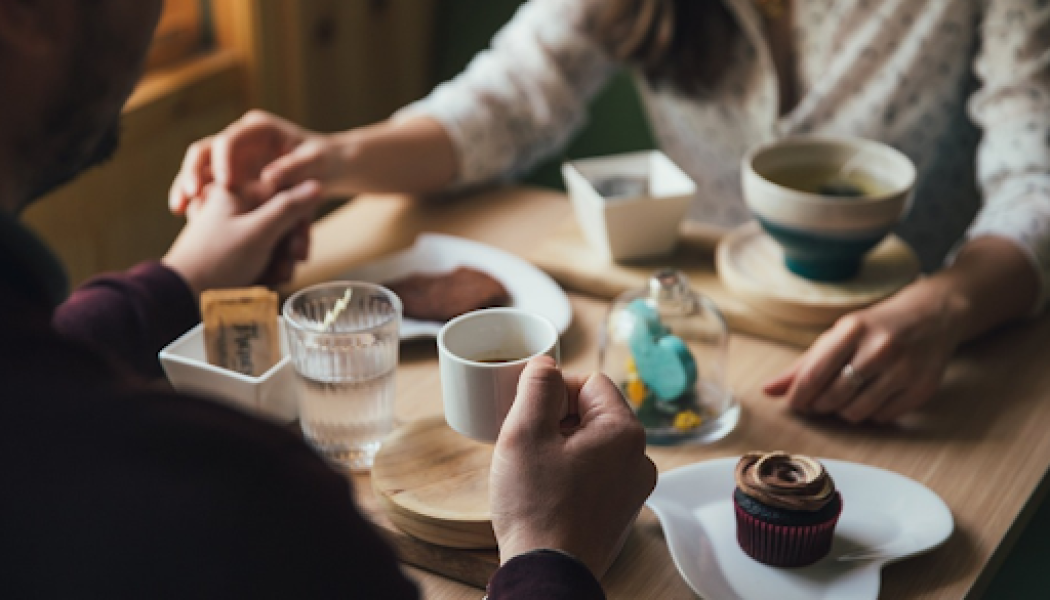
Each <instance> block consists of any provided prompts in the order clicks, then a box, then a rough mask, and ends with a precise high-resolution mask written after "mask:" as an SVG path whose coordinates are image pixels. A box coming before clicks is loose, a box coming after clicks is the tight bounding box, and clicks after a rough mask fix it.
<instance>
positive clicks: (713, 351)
mask: <svg viewBox="0 0 1050 600" xmlns="http://www.w3.org/2000/svg"><path fill="white" fill-rule="evenodd" d="M728 347H729V328H728V327H727V326H726V322H725V318H723V317H722V313H721V312H719V310H718V307H716V306H715V304H714V303H713V302H712V301H711V300H709V299H708V298H706V297H704V296H702V295H700V294H698V293H697V292H695V291H693V290H692V289H691V288H690V287H689V280H688V279H687V278H686V276H685V275H684V274H683V273H681V272H679V271H676V270H672V269H667V270H662V271H658V272H656V273H654V274H653V276H652V278H651V279H650V280H649V286H648V288H646V289H640V290H632V291H628V292H625V293H624V294H622V295H620V297H618V298H617V299H616V300H615V301H614V302H613V304H612V307H611V308H610V309H609V314H608V315H607V316H606V319H605V322H604V323H603V324H602V330H601V339H600V350H599V357H598V363H599V368H600V369H601V371H602V372H603V373H605V374H606V375H607V376H608V377H609V378H610V379H612V380H613V382H614V383H616V384H617V385H618V386H619V387H620V390H621V391H622V392H623V395H624V397H625V398H627V400H628V402H630V404H631V406H632V407H634V410H635V413H636V414H637V415H638V418H639V420H641V422H642V424H643V425H644V426H645V430H646V435H647V437H648V440H649V442H650V443H653V444H676V443H682V442H691V443H708V442H713V441H716V440H719V439H721V438H723V437H725V435H726V434H728V433H729V432H730V431H732V430H733V427H735V426H736V423H737V421H738V420H739V418H740V405H739V404H738V403H737V402H736V400H735V399H734V398H733V394H732V392H731V391H730V390H729V388H728V386H727V384H726V360H727V357H728Z"/></svg>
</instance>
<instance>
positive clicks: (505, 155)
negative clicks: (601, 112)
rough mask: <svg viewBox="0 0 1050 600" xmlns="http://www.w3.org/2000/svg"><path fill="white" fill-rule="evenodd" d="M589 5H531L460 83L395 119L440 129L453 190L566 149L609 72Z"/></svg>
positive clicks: (572, 0) (559, 1)
mask: <svg viewBox="0 0 1050 600" xmlns="http://www.w3.org/2000/svg"><path fill="white" fill-rule="evenodd" d="M592 1H593V0H530V1H529V2H527V3H525V4H524V5H523V6H522V7H521V8H520V9H518V12H517V14H516V15H515V16H514V18H513V19H512V20H511V21H510V23H508V24H507V25H506V26H504V28H503V29H502V30H501V31H500V32H499V33H498V34H497V35H496V37H495V38H494V39H493V42H492V47H491V48H490V49H488V50H486V51H484V52H482V53H480V54H478V56H477V57H475V58H474V60H473V61H472V62H471V64H470V65H469V66H468V67H467V69H466V70H465V71H464V72H463V73H462V74H460V75H459V76H458V77H456V78H455V79H453V80H452V81H449V82H447V83H444V84H442V85H440V86H439V87H438V88H437V89H435V90H434V91H433V92H432V93H431V94H430V95H429V96H428V97H426V98H424V99H423V100H421V101H419V102H417V103H415V104H412V105H409V106H408V107H406V108H404V109H402V110H401V111H400V112H399V113H398V114H397V115H395V118H398V117H401V116H404V115H408V114H420V113H422V114H426V115H429V116H431V117H433V118H435V119H437V120H438V121H439V122H441V123H442V125H444V127H445V128H446V129H447V130H448V132H449V135H450V136H451V137H452V140H453V143H454V144H455V147H456V151H457V158H458V163H459V180H458V182H457V183H458V185H459V186H464V185H470V184H474V183H478V182H481V181H485V180H489V179H493V178H498V177H509V176H513V175H516V174H518V173H520V172H522V171H524V170H525V169H527V168H529V167H530V166H532V165H533V164H534V163H536V162H537V161H538V160H539V159H541V158H543V157H545V156H546V155H549V154H551V153H553V152H554V151H556V150H558V149H559V148H561V147H562V146H563V145H564V144H566V143H567V141H568V140H569V138H570V136H571V135H572V134H573V133H574V132H575V131H576V130H577V129H578V128H579V127H580V126H581V125H582V123H583V122H584V120H585V115H586V111H587V104H588V102H589V101H590V99H591V98H592V97H593V96H594V95H595V94H596V93H597V91H598V90H599V89H600V88H601V86H602V85H603V84H604V83H605V82H606V80H607V79H608V78H609V76H610V75H611V73H612V71H613V70H614V63H613V62H612V61H611V60H610V59H609V58H608V56H607V54H606V53H605V52H604V51H603V50H602V49H601V48H600V46H599V45H598V44H597V42H596V40H595V39H594V38H593V36H592V35H591V34H590V33H589V32H588V14H587V13H588V4H590V3H591V2H592Z"/></svg>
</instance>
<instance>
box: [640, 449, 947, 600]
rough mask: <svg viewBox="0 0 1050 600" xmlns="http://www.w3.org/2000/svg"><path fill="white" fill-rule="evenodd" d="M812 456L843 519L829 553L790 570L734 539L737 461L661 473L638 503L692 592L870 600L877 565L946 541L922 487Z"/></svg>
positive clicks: (943, 524)
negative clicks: (655, 522) (658, 528)
mask: <svg viewBox="0 0 1050 600" xmlns="http://www.w3.org/2000/svg"><path fill="white" fill-rule="evenodd" d="M820 460H821V462H822V463H823V464H824V467H825V468H826V469H827V470H828V473H829V474H830V475H831V477H832V479H834V480H835V486H836V488H837V489H838V490H839V492H840V493H841V494H842V507H843V508H842V515H841V516H840V517H839V522H838V525H837V526H836V528H835V539H834V541H833V542H832V546H831V552H829V553H828V555H827V556H826V557H824V558H823V559H821V560H820V561H818V562H816V563H815V564H812V565H810V566H808V567H801V568H794V569H785V568H777V567H770V566H767V565H764V564H762V563H759V562H757V561H755V560H754V559H752V558H751V557H749V556H748V555H747V554H744V551H743V550H741V549H740V545H739V544H738V543H737V540H736V516H735V514H734V512H733V501H732V494H733V490H734V489H735V487H736V481H735V480H734V477H733V472H734V469H735V468H736V464H737V462H738V461H739V458H721V459H717V460H710V461H706V462H701V463H696V464H693V465H689V466H686V467H681V468H678V469H675V470H673V471H669V472H667V473H661V474H660V481H659V483H658V484H657V485H656V490H654V491H653V494H652V496H650V497H649V500H648V501H647V502H646V504H648V505H649V508H651V509H652V510H653V512H654V513H656V516H657V517H658V518H659V519H660V524H661V525H662V526H663V530H664V535H665V537H666V539H667V545H668V547H669V548H670V550H671V556H672V558H673V559H674V562H675V566H677V567H678V572H679V573H681V575H682V577H683V578H684V579H685V580H686V582H687V583H688V584H689V586H690V587H691V588H693V591H695V592H696V593H697V594H699V595H700V596H701V597H703V598H718V599H719V600H758V599H766V598H777V599H778V600H821V599H825V600H876V599H877V598H878V597H879V579H880V577H881V571H882V568H883V567H884V566H886V565H887V564H890V563H892V562H896V561H899V560H902V559H904V558H907V557H909V556H914V555H916V554H920V553H922V552H927V551H929V550H932V549H933V548H936V547H937V546H939V545H941V544H943V543H944V542H945V541H946V540H947V539H948V537H949V536H950V535H951V533H952V530H953V529H954V526H955V525H954V521H953V519H952V513H951V511H950V510H949V509H948V506H947V505H946V504H945V503H944V501H943V500H941V498H940V497H939V496H938V495H937V494H935V493H933V492H932V491H930V489H929V488H927V487H926V486H924V485H922V484H921V483H918V482H917V481H914V480H912V479H909V478H907V477H905V476H903V475H900V474H898V473H894V472H892V471H886V470H884V469H879V468H876V467H872V466H868V465H862V464H857V463H851V462H845V461H841V460H830V459H820Z"/></svg>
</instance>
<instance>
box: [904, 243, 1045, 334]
mask: <svg viewBox="0 0 1050 600" xmlns="http://www.w3.org/2000/svg"><path fill="white" fill-rule="evenodd" d="M1039 285H1040V282H1039V278H1038V275H1037V273H1036V272H1035V269H1033V267H1032V264H1031V262H1030V261H1029V260H1028V258H1027V257H1026V256H1025V255H1024V254H1023V252H1022V250H1021V249H1020V248H1018V247H1017V245H1016V244H1014V243H1013V242H1011V241H1010V240H1007V239H1004V238H997V237H982V238H978V239H975V240H973V241H971V242H969V243H967V244H966V246H965V247H963V249H962V250H961V251H960V252H959V255H958V257H957V258H956V260H955V262H954V263H953V264H952V265H951V266H950V267H948V268H947V269H945V270H943V271H941V272H939V273H937V274H935V275H933V276H931V277H929V278H927V279H924V280H922V281H920V282H919V283H917V284H915V286H913V287H916V288H918V289H917V290H916V291H921V292H925V293H933V294H936V295H938V296H940V297H941V298H943V300H944V303H945V304H944V309H945V310H946V311H948V312H950V313H951V314H953V315H954V316H955V317H956V325H957V326H958V328H959V329H958V334H959V341H967V340H970V339H973V338H975V337H977V336H979V335H981V334H983V333H985V332H987V331H989V330H991V329H993V328H995V327H997V326H999V325H1002V324H1004V323H1006V322H1009V321H1011V320H1014V319H1018V318H1021V317H1023V316H1025V315H1027V314H1028V313H1029V312H1030V311H1031V310H1032V307H1033V305H1034V304H1035V301H1036V297H1037V295H1038V293H1039Z"/></svg>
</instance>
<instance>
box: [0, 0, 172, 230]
mask: <svg viewBox="0 0 1050 600" xmlns="http://www.w3.org/2000/svg"><path fill="white" fill-rule="evenodd" d="M162 5H163V0H0V179H2V180H0V208H2V209H6V210H12V211H17V210H21V209H22V208H24V207H25V205H27V204H28V203H29V202H31V201H33V200H35V199H36V198H38V197H40V196H41V195H43V194H45V193H47V192H48V191H50V190H52V189H54V188H55V187H57V186H59V185H61V184H63V183H65V182H67V181H69V180H70V179H72V178H73V177H75V176H76V175H77V174H78V173H80V172H81V171H83V170H84V169H87V168H88V167H90V166H92V165H95V164H98V163H99V162H101V161H103V160H105V159H106V158H108V157H109V155H110V154H112V152H113V151H114V150H115V149H116V145H117V137H118V127H119V120H120V110H121V108H122V107H123V105H124V102H125V101H126V100H127V97H128V95H130V93H131V91H132V90H133V89H134V85H135V82H136V81H137V80H138V77H139V74H140V71H141V65H142V62H143V58H144V56H145V54H146V51H147V50H148V48H149V42H150V39H151V38H152V34H153V29H154V27H155V26H156V23H157V19H158V17H159V15H160V9H161V6H162Z"/></svg>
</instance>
